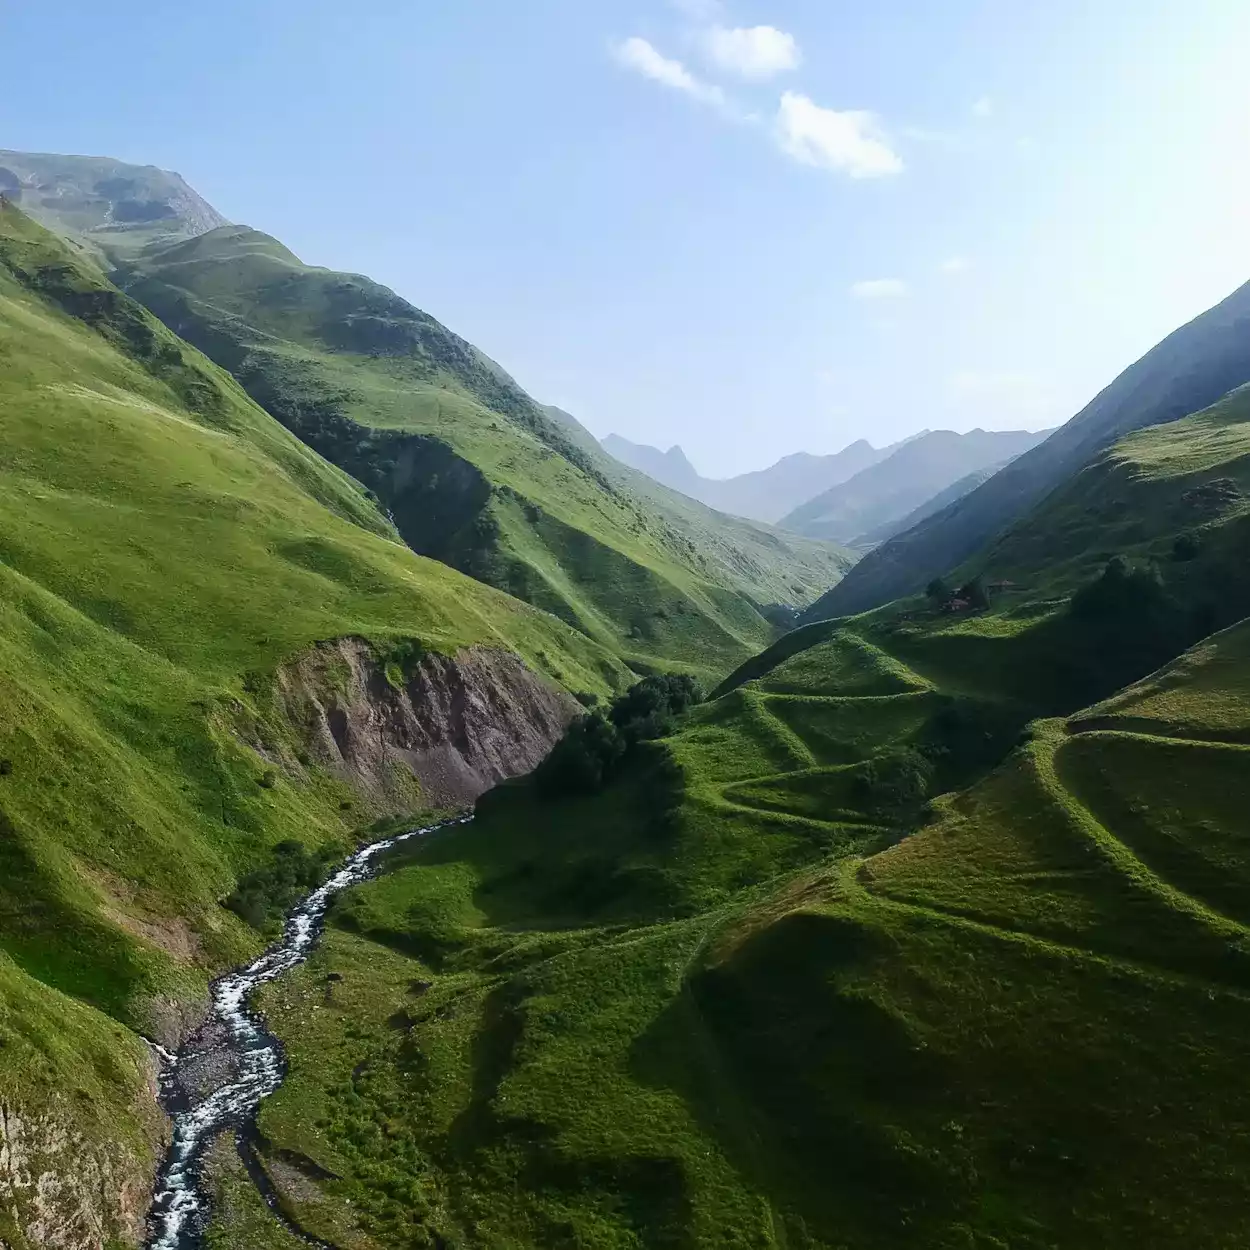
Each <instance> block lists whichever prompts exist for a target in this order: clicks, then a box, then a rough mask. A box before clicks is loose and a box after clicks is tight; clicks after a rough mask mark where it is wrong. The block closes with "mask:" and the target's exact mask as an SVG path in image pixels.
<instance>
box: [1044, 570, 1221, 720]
mask: <svg viewBox="0 0 1250 1250" xmlns="http://www.w3.org/2000/svg"><path fill="white" fill-rule="evenodd" d="M1212 616H1213V614H1212V611H1211V609H1210V608H1204V607H1201V606H1200V605H1194V604H1191V603H1187V602H1185V601H1183V600H1182V599H1179V598H1177V596H1176V595H1174V594H1173V593H1172V592H1171V590H1169V588H1168V586H1167V585H1166V583H1165V582H1164V580H1163V574H1162V571H1161V570H1160V567H1159V565H1158V564H1155V563H1150V564H1142V565H1134V564H1131V563H1130V562H1129V561H1128V560H1127V559H1125V557H1124V556H1114V557H1113V558H1112V559H1110V560H1109V561H1108V562H1107V564H1106V566H1105V567H1104V569H1103V571H1102V573H1101V574H1100V575H1099V576H1098V577H1096V578H1095V579H1094V580H1093V581H1091V582H1088V583H1086V584H1085V585H1084V586H1082V587H1081V589H1080V590H1078V591H1077V592H1076V594H1074V595H1073V596H1072V600H1071V602H1070V604H1069V605H1068V611H1067V613H1066V620H1065V621H1063V622H1061V625H1062V633H1063V637H1062V643H1061V645H1062V648H1063V654H1064V656H1065V659H1066V661H1067V663H1068V664H1069V666H1071V667H1072V668H1073V670H1074V673H1075V674H1076V675H1078V676H1079V677H1080V679H1081V681H1080V690H1079V693H1080V694H1081V696H1082V697H1084V698H1085V699H1087V700H1089V699H1094V698H1100V697H1102V696H1103V695H1105V694H1107V693H1109V692H1110V691H1112V690H1116V689H1118V688H1119V687H1120V686H1123V685H1126V684H1127V683H1128V682H1130V681H1135V680H1137V678H1139V677H1144V676H1145V675H1146V674H1147V673H1149V672H1151V671H1152V670H1154V669H1156V668H1158V667H1159V666H1160V665H1162V664H1166V663H1167V662H1168V661H1169V660H1171V659H1173V658H1174V657H1176V656H1178V655H1180V653H1181V652H1182V651H1184V650H1185V648H1186V647H1188V646H1191V645H1192V644H1193V643H1195V642H1197V641H1198V639H1199V638H1201V637H1203V636H1204V635H1206V634H1208V633H1210V632H1211V630H1212V629H1213V628H1214V621H1213V619H1212Z"/></svg>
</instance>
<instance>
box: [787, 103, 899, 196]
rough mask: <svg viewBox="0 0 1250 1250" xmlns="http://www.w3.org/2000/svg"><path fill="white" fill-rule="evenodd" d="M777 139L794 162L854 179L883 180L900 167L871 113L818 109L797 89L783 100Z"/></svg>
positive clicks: (817, 105)
mask: <svg viewBox="0 0 1250 1250" xmlns="http://www.w3.org/2000/svg"><path fill="white" fill-rule="evenodd" d="M776 138H777V143H778V145H779V146H780V148H781V150H782V151H783V152H784V153H785V154H786V155H787V156H789V157H791V158H792V159H793V160H796V161H799V162H801V163H802V164H804V165H816V166H819V167H821V168H823V169H832V170H836V171H837V172H838V173H844V174H847V175H849V176H850V177H852V178H881V177H885V176H887V175H889V174H897V173H899V172H901V170H902V168H903V162H902V159H901V158H900V157H899V155H898V153H897V152H895V151H894V149H893V148H891V147H890V145H889V143H888V141H887V140H886V138H885V135H884V133H883V131H882V129H881V126H880V124H879V123H878V121H877V118H876V116H875V114H873V113H866V112H859V111H853V112H838V111H837V110H835V109H827V108H822V107H821V106H820V105H819V104H817V103H815V101H813V100H812V99H810V98H809V97H808V96H805V95H800V94H799V93H798V92H797V91H787V92H786V93H785V94H784V95H783V96H782V97H781V106H780V108H779V109H778V110H777V122H776Z"/></svg>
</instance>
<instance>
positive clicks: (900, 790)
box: [854, 747, 934, 822]
mask: <svg viewBox="0 0 1250 1250" xmlns="http://www.w3.org/2000/svg"><path fill="white" fill-rule="evenodd" d="M933 775H934V767H933V764H932V763H931V762H930V761H929V760H928V759H926V758H925V756H923V755H922V754H921V753H920V752H919V751H916V750H913V749H912V748H911V747H900V748H898V749H897V750H893V751H885V752H883V753H881V754H880V755H874V756H872V758H871V759H867V760H865V761H864V762H863V763H862V764H860V765H858V766H857V767H856V769H855V773H854V778H855V789H856V791H857V793H858V795H859V797H860V799H861V801H862V802H863V803H864V806H865V807H867V808H868V809H869V810H870V811H871V812H873V813H875V814H876V815H878V816H880V817H882V818H884V819H888V820H893V821H896V822H901V821H905V820H907V819H909V818H911V817H913V816H915V815H916V814H917V813H918V812H919V811H920V809H921V808H922V807H923V806H924V802H925V800H926V799H927V798H928V797H929V791H930V788H931V786H932V785H933Z"/></svg>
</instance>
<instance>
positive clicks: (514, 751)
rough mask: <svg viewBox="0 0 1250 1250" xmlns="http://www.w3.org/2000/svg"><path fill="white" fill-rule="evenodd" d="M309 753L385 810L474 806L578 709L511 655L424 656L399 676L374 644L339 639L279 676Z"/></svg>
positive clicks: (538, 755)
mask: <svg viewBox="0 0 1250 1250" xmlns="http://www.w3.org/2000/svg"><path fill="white" fill-rule="evenodd" d="M279 688H280V690H281V694H282V698H283V700H284V702H285V704H286V713H287V716H288V717H289V718H290V719H291V720H292V722H294V723H295V724H297V725H301V726H302V727H303V729H304V731H305V733H306V735H307V740H308V744H309V750H310V754H312V755H313V756H314V757H315V758H316V760H317V762H318V763H320V764H323V765H325V766H327V767H329V768H330V769H331V770H332V771H334V772H335V773H337V774H338V775H339V776H340V777H341V778H342V779H343V780H344V781H347V782H349V783H351V784H352V785H353V786H355V787H356V788H357V789H359V790H361V791H363V792H364V793H365V795H367V796H368V798H369V799H370V800H371V801H372V802H373V803H374V805H375V806H379V807H381V808H383V809H392V810H396V811H404V810H411V808H412V807H413V806H414V804H413V802H412V799H413V794H412V789H413V787H412V781H413V779H414V778H415V780H416V782H417V784H418V785H419V786H420V797H421V800H422V803H423V804H424V805H430V806H448V805H459V804H464V803H469V802H471V801H472V800H473V799H475V798H477V797H478V795H480V794H482V793H483V792H484V791H486V790H489V789H490V788H491V787H492V786H494V785H496V784H498V783H499V782H500V781H503V780H506V779H507V778H509V777H517V776H520V775H522V774H523V773H527V772H529V771H530V770H532V769H533V768H535V767H536V766H537V765H538V764H539V763H540V762H541V761H542V759H543V758H544V757H545V756H546V754H547V752H548V751H550V749H551V747H552V746H553V745H554V744H555V742H556V741H557V739H558V738H559V737H560V735H561V734H562V733H563V732H564V729H565V727H566V726H567V725H568V723H569V722H570V721H571V720H572V719H573V717H574V716H575V715H576V714H577V712H578V710H579V709H578V705H577V703H576V702H575V701H574V700H573V699H572V698H570V697H569V696H568V695H567V694H565V693H564V692H563V691H561V690H559V689H558V688H557V687H555V686H553V685H551V684H550V683H548V682H547V681H545V680H544V679H543V678H542V677H540V676H538V675H537V674H536V673H534V672H532V671H531V670H530V669H528V668H526V666H525V664H524V662H523V661H522V660H521V659H520V658H519V657H518V656H516V655H513V654H512V653H511V652H507V651H497V650H492V649H488V648H485V647H472V648H469V649H467V650H464V651H461V652H459V653H458V654H457V655H455V656H442V655H435V654H427V655H425V656H424V657H423V658H422V659H421V660H420V661H419V662H418V663H416V664H415V665H412V666H410V667H409V669H408V671H407V672H405V673H400V672H398V671H397V670H396V668H395V666H394V665H390V666H387V665H385V664H383V663H381V662H380V661H379V660H378V658H377V657H376V656H375V655H374V653H373V651H372V649H371V648H370V647H369V644H368V643H366V642H364V641H363V640H361V639H357V638H345V639H340V640H339V641H337V642H334V643H327V644H324V645H323V646H320V647H318V648H316V649H315V650H314V651H312V652H311V653H309V654H307V655H305V656H303V657H301V658H300V659H299V660H298V661H296V662H295V663H294V664H292V665H290V666H288V667H287V668H286V669H284V670H283V672H282V673H281V674H280V675H279Z"/></svg>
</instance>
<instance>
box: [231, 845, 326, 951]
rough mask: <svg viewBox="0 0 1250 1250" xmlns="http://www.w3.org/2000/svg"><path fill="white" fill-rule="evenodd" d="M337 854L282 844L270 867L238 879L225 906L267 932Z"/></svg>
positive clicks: (318, 878) (248, 922) (317, 881)
mask: <svg viewBox="0 0 1250 1250" xmlns="http://www.w3.org/2000/svg"><path fill="white" fill-rule="evenodd" d="M337 854H338V852H337V851H335V850H334V849H333V848H323V849H322V850H320V851H309V850H307V849H306V848H305V847H304V846H303V845H302V844H301V843H299V842H295V841H286V842H279V843H278V844H277V846H275V847H274V848H273V850H272V851H271V852H270V857H271V858H270V862H269V863H268V864H267V865H265V866H264V867H262V868H257V869H255V870H253V871H252V872H249V873H247V874H246V876H243V877H241V878H240V879H239V883H238V885H237V886H236V887H235V889H234V892H233V893H232V894H231V895H230V897H229V898H228V899H226V906H227V907H228V908H230V910H231V911H232V912H234V913H235V915H237V916H239V917H240V918H241V919H243V920H244V921H245V922H246V923H247V924H249V925H251V926H252V928H254V929H264V928H266V927H267V926H269V925H270V924H273V923H276V922H278V921H280V920H281V918H282V916H283V915H284V914H285V913H286V911H287V910H288V909H289V908H290V907H291V906H293V905H294V903H295V902H296V901H297V900H298V899H299V897H300V896H301V895H302V894H304V893H306V892H307V891H308V890H311V889H313V887H314V886H316V885H318V884H319V883H320V881H321V879H322V877H324V876H325V872H326V868H327V866H328V865H329V863H330V862H331V861H332V860H333V859H335V858H336V856H337Z"/></svg>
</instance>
